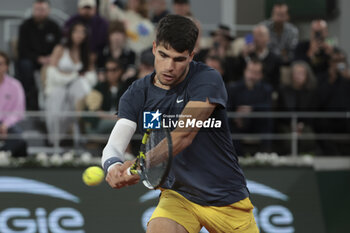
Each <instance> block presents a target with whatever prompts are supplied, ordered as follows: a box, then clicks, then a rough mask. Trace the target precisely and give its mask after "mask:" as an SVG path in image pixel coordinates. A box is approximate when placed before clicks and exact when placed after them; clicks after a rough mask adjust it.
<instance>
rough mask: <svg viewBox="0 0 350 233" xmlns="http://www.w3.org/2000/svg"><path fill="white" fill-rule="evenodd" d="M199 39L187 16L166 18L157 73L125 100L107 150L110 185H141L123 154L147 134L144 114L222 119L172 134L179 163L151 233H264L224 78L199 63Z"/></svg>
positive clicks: (160, 28) (104, 159)
mask: <svg viewBox="0 0 350 233" xmlns="http://www.w3.org/2000/svg"><path fill="white" fill-rule="evenodd" d="M197 36H198V28H197V27H196V26H195V24H194V23H193V22H192V21H191V20H190V19H188V18H186V17H182V16H178V15H168V16H166V17H165V18H163V19H162V20H161V21H160V23H159V25H158V28H157V35H156V40H155V42H153V53H154V55H155V62H154V65H155V71H154V72H153V73H152V74H149V75H147V76H146V77H145V78H143V79H140V80H137V81H135V82H134V83H133V84H132V85H131V86H130V87H129V89H128V90H127V91H126V92H125V93H124V95H123V96H122V98H121V100H120V103H119V110H118V117H119V120H118V121H117V123H116V125H115V127H114V128H113V130H112V133H111V135H110V138H109V140H108V143H107V145H106V147H105V148H104V150H103V156H102V165H103V167H104V169H105V170H106V171H107V172H108V173H107V177H106V181H107V182H108V183H109V185H110V186H111V187H113V188H122V187H125V186H128V185H132V184H135V183H137V182H138V181H139V177H138V175H132V176H130V175H127V172H126V170H127V169H128V168H129V167H130V166H131V165H132V162H130V161H125V162H124V158H123V152H124V151H125V148H126V147H127V145H128V143H129V141H130V139H131V137H132V135H133V134H134V132H135V131H136V130H137V129H138V130H139V131H140V132H141V133H142V132H144V131H145V130H144V129H143V120H144V119H143V115H144V114H143V113H144V112H148V111H157V110H159V112H161V113H162V114H164V115H176V114H181V115H183V117H182V116H180V119H179V120H181V119H182V118H188V119H190V120H192V119H194V120H196V121H206V120H208V119H209V118H210V119H215V121H216V122H217V121H220V122H221V125H220V128H219V129H218V128H215V127H209V128H205V129H204V128H201V127H198V126H197V127H193V128H192V129H191V130H184V129H183V128H180V127H177V128H175V129H174V130H173V131H172V132H171V137H172V143H173V154H174V160H173V163H172V168H171V171H170V173H169V175H168V178H167V180H166V182H165V183H164V184H163V185H162V188H161V190H162V192H161V196H160V200H159V204H158V206H157V208H156V209H155V211H154V213H153V215H152V217H151V219H150V220H149V223H148V227H147V232H149V233H159V232H167V233H185V232H189V233H198V232H199V231H200V229H201V228H202V227H203V226H204V227H205V228H206V229H207V230H208V231H209V232H222V233H229V232H237V233H238V232H244V233H255V232H259V230H258V228H257V226H256V223H255V220H254V216H253V211H252V210H253V205H252V204H251V202H250V200H249V191H248V189H247V186H246V181H245V177H244V175H243V172H242V170H241V168H240V167H239V165H238V159H237V154H236V152H235V149H234V147H233V144H232V139H231V136H230V132H229V128H228V120H227V116H226V110H225V108H226V101H227V93H226V89H225V86H224V83H223V81H222V77H221V76H220V74H219V73H218V72H217V71H216V70H214V69H212V68H209V67H208V66H206V65H204V64H202V63H197V62H194V61H192V59H193V55H194V52H193V49H194V46H195V43H196V40H197ZM185 120H186V119H185Z"/></svg>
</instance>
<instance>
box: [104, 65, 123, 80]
mask: <svg viewBox="0 0 350 233" xmlns="http://www.w3.org/2000/svg"><path fill="white" fill-rule="evenodd" d="M121 74H122V70H121V69H120V68H119V67H118V65H117V64H116V63H115V62H107V64H106V78H107V81H108V82H109V83H117V82H118V81H119V79H120V76H121Z"/></svg>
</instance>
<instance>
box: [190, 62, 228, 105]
mask: <svg viewBox="0 0 350 233" xmlns="http://www.w3.org/2000/svg"><path fill="white" fill-rule="evenodd" d="M188 95H189V101H203V102H204V101H206V100H207V99H209V102H210V103H213V104H218V105H220V106H221V107H223V108H226V102H227V91H226V88H225V84H224V82H223V79H222V77H221V75H220V74H219V72H217V71H216V70H214V69H211V68H207V69H205V70H202V71H200V72H198V73H197V74H195V75H194V77H193V78H192V80H191V81H190V82H189V84H188Z"/></svg>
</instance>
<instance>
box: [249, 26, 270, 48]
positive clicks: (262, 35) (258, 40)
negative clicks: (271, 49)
mask: <svg viewBox="0 0 350 233" xmlns="http://www.w3.org/2000/svg"><path fill="white" fill-rule="evenodd" d="M253 38H254V44H255V46H256V47H257V48H265V47H267V44H268V43H269V32H268V31H267V30H266V29H264V28H262V27H257V28H256V29H254V31H253Z"/></svg>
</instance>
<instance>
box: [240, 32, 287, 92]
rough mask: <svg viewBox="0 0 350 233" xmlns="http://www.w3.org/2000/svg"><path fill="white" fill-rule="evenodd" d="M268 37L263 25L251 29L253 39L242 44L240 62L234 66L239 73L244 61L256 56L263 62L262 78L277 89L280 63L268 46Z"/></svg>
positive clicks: (244, 64) (244, 63)
mask: <svg viewBox="0 0 350 233" xmlns="http://www.w3.org/2000/svg"><path fill="white" fill-rule="evenodd" d="M269 40H270V37H269V31H268V29H267V28H266V26H264V25H257V26H255V27H254V29H253V41H252V43H248V44H246V45H245V46H244V48H243V50H242V54H241V56H240V62H239V63H238V64H239V65H238V67H237V68H236V70H237V72H239V73H238V74H240V73H241V72H242V71H241V70H243V69H244V67H245V66H246V62H247V61H248V60H249V59H251V58H253V57H256V58H257V59H259V60H260V61H261V62H262V64H263V74H264V77H263V80H264V81H265V82H267V83H269V84H270V85H271V86H273V87H274V89H275V90H278V86H279V81H280V65H281V61H280V59H279V58H278V57H277V55H275V54H274V53H272V52H271V50H270V49H269V48H268V46H267V45H268V43H269Z"/></svg>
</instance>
